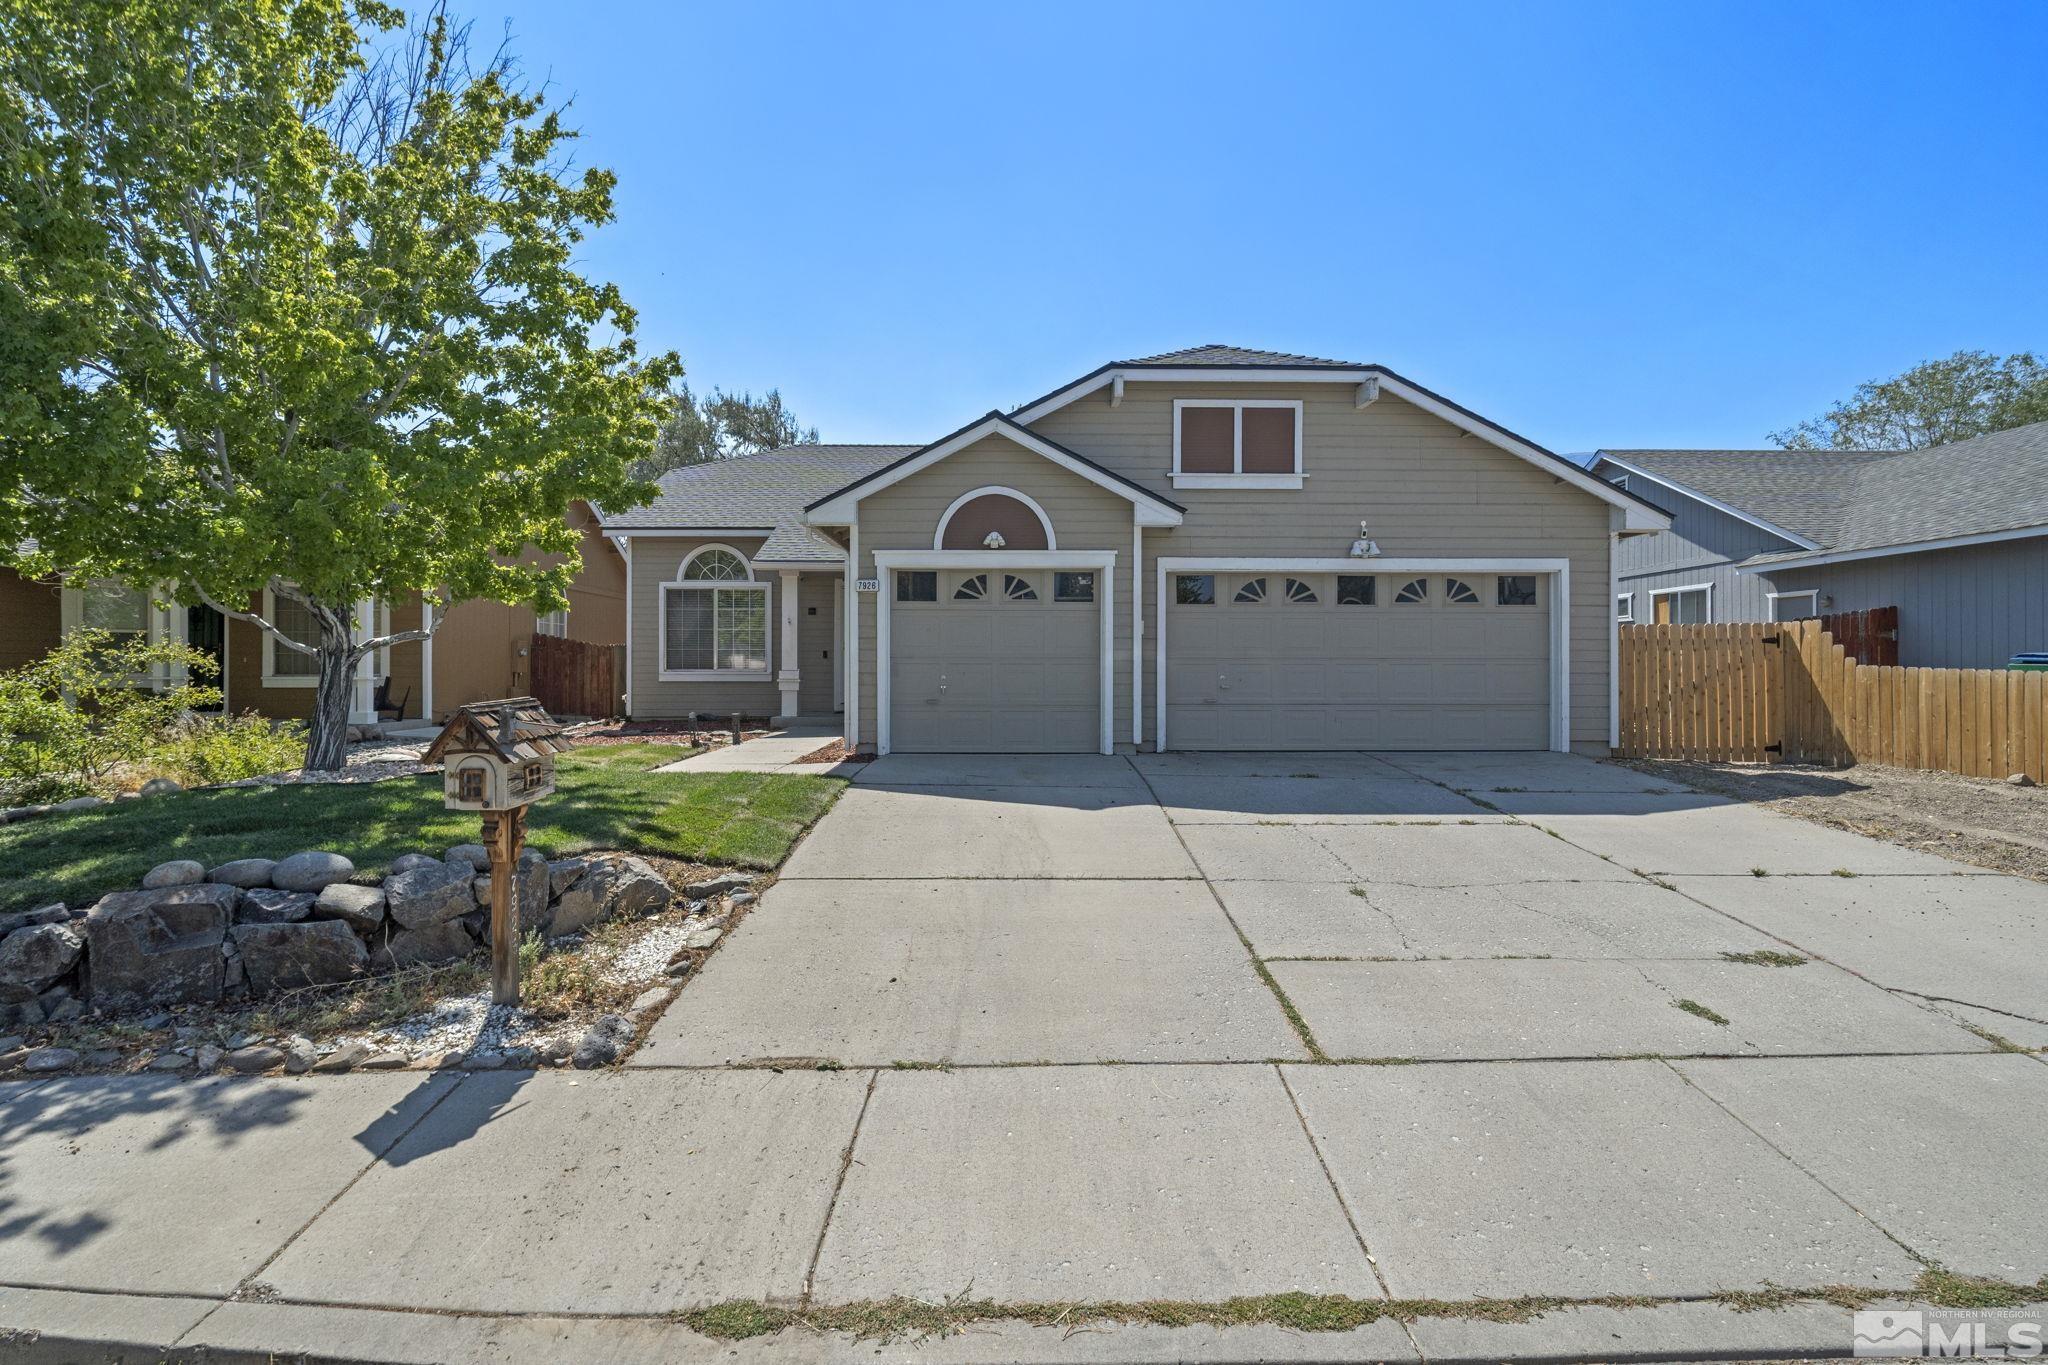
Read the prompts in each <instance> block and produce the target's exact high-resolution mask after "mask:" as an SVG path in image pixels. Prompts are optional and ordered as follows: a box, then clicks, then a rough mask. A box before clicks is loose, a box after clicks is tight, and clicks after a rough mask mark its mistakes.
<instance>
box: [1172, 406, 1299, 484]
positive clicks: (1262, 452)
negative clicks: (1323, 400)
mask: <svg viewBox="0 0 2048 1365" xmlns="http://www.w3.org/2000/svg"><path fill="white" fill-rule="evenodd" d="M1173 423H1174V425H1173V432H1174V435H1173V474H1174V477H1175V478H1176V479H1183V478H1185V479H1189V480H1192V481H1195V483H1194V486H1197V487H1199V486H1202V484H1201V482H1200V481H1203V480H1211V481H1222V482H1225V483H1230V482H1236V483H1243V484H1246V485H1249V486H1252V487H1259V486H1265V487H1274V488H1299V487H1301V404H1300V403H1298V402H1294V401H1291V400H1277V399H1227V398H1182V399H1178V400H1176V401H1175V402H1174V405H1173Z"/></svg>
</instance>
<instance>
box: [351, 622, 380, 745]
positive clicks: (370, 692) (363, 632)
mask: <svg viewBox="0 0 2048 1365" xmlns="http://www.w3.org/2000/svg"><path fill="white" fill-rule="evenodd" d="M376 634H377V604H376V602H375V601H373V600H371V599H370V598H367V597H366V598H364V599H363V600H362V601H360V602H358V603H356V635H357V636H358V638H360V639H365V640H368V639H372V638H374V637H375V636H376ZM350 691H351V695H350V697H349V707H348V723H349V724H350V725H375V724H376V723H377V655H376V652H375V651H374V650H373V651H371V652H370V653H368V654H365V655H364V656H363V657H362V658H360V659H358V660H356V675H355V677H354V678H353V679H352V680H351V688H350Z"/></svg>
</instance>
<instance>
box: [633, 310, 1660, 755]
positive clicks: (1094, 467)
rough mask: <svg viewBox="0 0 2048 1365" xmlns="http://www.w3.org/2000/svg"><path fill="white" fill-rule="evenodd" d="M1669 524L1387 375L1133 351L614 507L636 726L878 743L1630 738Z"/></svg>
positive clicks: (1026, 745)
mask: <svg viewBox="0 0 2048 1365" xmlns="http://www.w3.org/2000/svg"><path fill="white" fill-rule="evenodd" d="M1669 524H1670V519H1669V517H1668V516H1666V515H1665V514H1664V513H1663V512H1662V511H1660V510H1659V509H1658V508H1657V507H1656V506H1655V505H1654V504H1653V503H1652V502H1651V501H1649V500H1647V499H1645V498H1643V497H1641V496H1639V495H1638V494H1636V493H1633V492H1631V491H1629V490H1627V489H1623V488H1620V487H1617V486H1616V485H1614V484H1612V483H1610V482H1608V481H1607V480H1605V479H1602V478H1599V477H1596V476H1595V475H1593V474H1592V473H1590V472H1589V471H1587V470H1586V469H1584V468H1582V467H1581V466H1579V465H1578V464H1577V463H1575V462H1573V461H1571V460H1567V459H1564V458H1562V457H1560V456H1558V455H1555V454H1553V453H1552V452H1550V451H1548V450H1545V449H1543V448H1542V447H1540V446H1538V445H1536V444H1534V443H1533V442H1531V441H1528V440H1526V439H1524V438H1523V437H1520V436H1517V435H1515V434H1514V433H1513V432H1511V431H1508V430H1507V429H1505V428H1504V427H1501V426H1500V425H1498V424H1496V423H1494V422H1491V421H1488V420H1487V419H1486V418H1483V417H1481V416H1479V415H1478V414H1476V413H1474V412H1471V411H1469V410H1468V409H1466V408H1463V407H1460V406H1459V405H1458V404H1456V403H1454V402H1451V401H1450V400H1448V399H1446V398H1443V397H1441V396H1440V395H1438V394H1435V393H1432V392H1430V391H1429V390H1427V389H1425V388H1423V387H1421V386H1420V385H1418V384H1415V383H1413V382H1411V381H1409V380H1407V379H1404V378H1402V377H1401V376H1399V375H1397V374H1394V373H1393V372H1391V371H1389V370H1387V369H1385V368H1383V367H1381V366H1377V365H1367V364H1354V363H1350V362H1343V361H1333V360H1324V359H1317V358H1313V357H1307V356H1297V355H1284V354H1276V353H1272V352H1265V351H1250V350H1243V349H1239V348H1235V347H1228V346H1201V347H1195V348H1192V349H1189V350H1184V351H1176V352H1172V353H1170V354H1166V355H1157V356H1150V357H1146V358H1144V359H1140V360H1130V361H1116V362H1112V363H1110V364H1107V365H1103V366H1101V367H1099V368H1098V369H1095V370H1093V371H1091V372H1090V373H1088V374H1086V375H1083V376H1082V377H1080V378H1079V379H1076V380H1074V381H1073V382H1072V383H1069V384H1067V385H1064V386H1062V387H1061V388H1059V389H1057V390H1055V391H1054V392H1052V393H1049V394H1046V395H1045V396H1044V397H1042V398H1040V399H1037V400H1035V401H1033V402H1030V403H1027V404H1025V405H1023V406H1022V407H1020V408H1017V409H1016V410H1014V411H1011V412H1007V413H1004V412H990V413H988V414H987V415H986V416H983V417H979V418H976V419H975V420H974V421H972V422H969V423H967V424H966V425H965V426H963V427H961V428H960V429H959V430H958V431H955V432H953V433H952V434H951V435H948V436H945V437H943V438H941V439H939V440H937V441H934V442H932V443H930V444H927V445H916V446H913V445H904V446H834V445H819V446H795V447H789V448H787V449H783V450H777V451H772V452H769V453H766V454H761V455H756V456H751V457H745V458H740V459H734V460H727V461H722V462H718V463H714V464H708V465H700V466H696V467H692V468H688V469H683V470H678V471H675V472H673V473H671V474H669V475H667V476H665V477H664V478H663V479H662V481H661V495H660V496H659V498H657V500H656V501H655V502H654V503H653V504H651V505H650V506H647V507H644V508H640V509H637V510H634V511H631V512H624V513H617V514H608V515H607V516H606V517H605V519H604V530H605V532H606V533H607V534H609V535H612V536H614V537H616V538H617V539H618V540H619V541H620V542H621V543H622V544H624V546H625V547H626V562H627V581H628V588H627V597H628V612H627V648H628V654H629V661H630V662H629V668H628V676H629V693H628V701H627V704H628V708H629V710H630V712H631V713H632V714H633V715H634V716H635V717H638V718H654V717H675V716H682V715H685V714H688V713H691V712H696V713H700V714H713V715H716V714H724V713H728V712H734V711H740V712H745V713H747V714H752V715H763V716H775V717H783V718H796V717H825V716H836V717H837V718H839V723H840V724H841V725H842V726H843V729H844V733H845V736H846V739H847V740H848V742H849V743H850V744H851V745H852V746H853V747H855V748H856V749H861V750H871V751H877V752H881V753H888V752H892V751H895V752H911V751H924V752H932V751H956V752H1026V751H1042V752H1059V751H1073V752H1101V753H1109V752H1113V751H1114V750H1116V749H1118V748H1119V747H1123V748H1156V749H1252V750H1258V749H1556V750H1567V749H1569V750H1578V751H1582V752H1592V753H1602V752H1605V751H1606V749H1607V746H1608V745H1609V744H1610V743H1611V742H1612V726H1613V723H1614V619H1613V612H1612V610H1611V603H1612V601H1613V593H1614V581H1613V576H1612V575H1613V572H1614V566H1615V563H1616V559H1615V553H1616V550H1615V547H1616V545H1617V543H1618V542H1619V541H1620V540H1621V539H1622V538H1623V537H1627V536H1633V535H1640V534H1645V533H1649V532H1654V531H1658V530H1662V529H1664V528H1665V527H1667V526H1668V525H1669Z"/></svg>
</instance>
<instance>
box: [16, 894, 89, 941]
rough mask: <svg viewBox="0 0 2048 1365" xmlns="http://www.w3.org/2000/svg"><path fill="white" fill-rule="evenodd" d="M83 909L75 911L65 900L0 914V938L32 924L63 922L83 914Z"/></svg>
mask: <svg viewBox="0 0 2048 1365" xmlns="http://www.w3.org/2000/svg"><path fill="white" fill-rule="evenodd" d="M84 914H85V912H84V911H83V910H80V911H77V912H75V913H74V912H73V911H72V909H71V907H70V906H68V905H66V904H64V902H63V901H55V902H53V903H51V904H49V905H39V906H37V907H36V908H35V909H33V910H17V911H15V912H14V913H13V914H11V915H0V938H5V937H7V935H9V934H11V933H13V932H14V931H15V930H16V929H26V928H28V927H29V926H30V925H31V924H63V923H65V922H67V921H69V920H74V919H78V918H80V917H81V916H83V915H84Z"/></svg>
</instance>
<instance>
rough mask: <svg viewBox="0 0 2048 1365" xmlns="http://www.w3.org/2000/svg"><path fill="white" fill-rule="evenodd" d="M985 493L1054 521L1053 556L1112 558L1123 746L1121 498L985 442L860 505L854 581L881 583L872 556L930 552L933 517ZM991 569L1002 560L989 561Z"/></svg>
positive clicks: (867, 707) (1124, 530) (1118, 725)
mask: <svg viewBox="0 0 2048 1365" xmlns="http://www.w3.org/2000/svg"><path fill="white" fill-rule="evenodd" d="M985 486H994V487H1002V488H1013V489H1015V490H1016V491H1018V492H1020V493H1024V494H1026V495H1028V496H1029V497H1031V498H1032V499H1034V500H1035V501H1037V503H1038V505H1039V506H1041V507H1043V508H1044V509H1045V514H1046V516H1047V518H1049V519H1050V520H1051V522H1052V529H1053V536H1054V538H1055V540H1056V541H1057V542H1058V548H1059V549H1061V550H1114V551H1116V552H1117V566H1118V567H1117V570H1116V579H1117V582H1116V589H1115V601H1114V612H1115V617H1114V640H1115V645H1116V649H1115V665H1114V672H1113V675H1112V681H1113V695H1114V698H1115V708H1116V721H1115V724H1114V726H1113V729H1112V733H1113V735H1114V737H1115V738H1116V739H1117V741H1118V742H1123V741H1124V740H1126V739H1127V738H1128V737H1129V734H1130V705H1131V698H1130V658H1131V633H1130V626H1131V612H1130V600H1129V599H1130V592H1129V588H1128V585H1129V573H1130V569H1129V565H1130V557H1131V525H1132V521H1131V518H1132V513H1131V504H1130V501H1129V500H1128V499H1127V498H1124V497H1123V496H1121V495H1120V494H1116V493H1111V492H1109V491H1108V490H1106V489H1104V488H1102V487H1100V486H1099V485H1096V484H1093V483H1090V482H1089V481H1088V480H1086V479H1084V478H1082V477H1080V476H1079V475H1077V474H1073V473H1070V472H1068V471H1067V470H1065V469H1062V468H1061V467H1060V466H1058V465H1056V464H1054V463H1053V462H1052V461H1050V460H1047V459H1045V458H1044V457H1043V456H1040V455H1035V454H1033V453H1032V452H1030V451H1028V450H1026V449H1024V448H1023V447H1022V446H1020V445H1018V444H1017V443H1016V442H1014V441H1011V440H1009V439H1008V438H1006V437H1002V436H989V437H985V438H983V439H982V440H979V441H977V442H975V443H974V444H973V445H971V446H968V447H967V448H966V449H964V450H962V451H960V452H958V453H957V454H955V455H953V456H951V457H949V458H947V459H944V460H941V461H939V463H937V464H935V465H932V466H931V467H930V468H928V469H924V470H920V471H919V472H918V473H916V474H913V475H911V476H910V477H909V478H907V479H905V480H903V481H902V482H901V483H897V484H893V485H891V486H890V487H888V488H885V489H882V490H881V491H880V492H878V493H875V494H873V495H871V496H870V497H867V498H864V499H862V500H861V503H860V554H861V568H860V570H859V573H858V575H857V576H858V577H866V578H874V577H879V576H880V575H879V572H878V570H877V569H876V567H875V560H874V556H875V552H876V551H878V550H929V549H931V548H932V539H933V537H934V535H935V534H936V533H937V531H938V527H939V518H940V517H942V516H944V515H945V512H946V508H947V507H948V506H950V505H951V504H952V502H953V500H954V499H955V498H958V497H959V496H960V495H962V494H963V493H968V492H972V491H973V490H974V489H977V488H981V487H985ZM990 562H992V563H995V562H1000V561H999V560H998V559H997V558H995V557H993V556H992V557H991V561H990ZM893 590H894V585H893V584H892V583H889V582H887V581H884V582H883V583H882V584H881V591H882V592H890V591H893ZM875 598H876V594H874V593H861V594H860V620H861V642H860V740H861V743H862V745H863V746H864V747H873V745H874V742H875V735H876V733H877V731H876V728H875V725H876V714H877V713H876V710H875V696H876V692H875V683H876V674H875V618H876V604H875Z"/></svg>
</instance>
